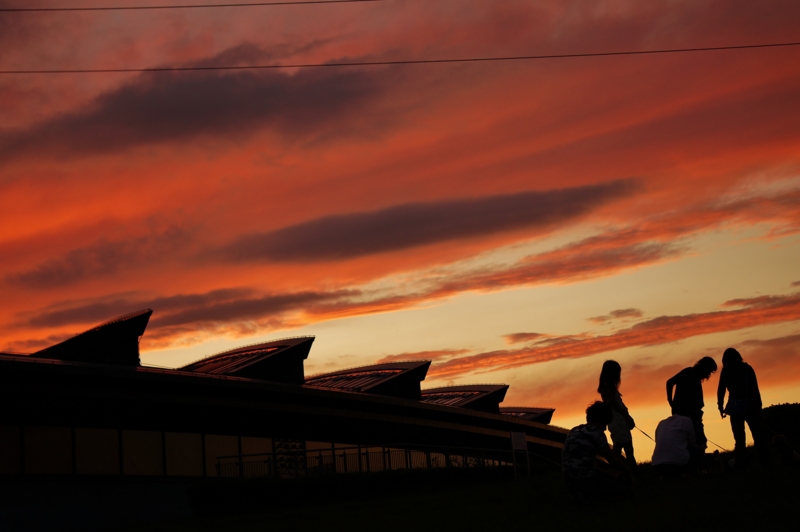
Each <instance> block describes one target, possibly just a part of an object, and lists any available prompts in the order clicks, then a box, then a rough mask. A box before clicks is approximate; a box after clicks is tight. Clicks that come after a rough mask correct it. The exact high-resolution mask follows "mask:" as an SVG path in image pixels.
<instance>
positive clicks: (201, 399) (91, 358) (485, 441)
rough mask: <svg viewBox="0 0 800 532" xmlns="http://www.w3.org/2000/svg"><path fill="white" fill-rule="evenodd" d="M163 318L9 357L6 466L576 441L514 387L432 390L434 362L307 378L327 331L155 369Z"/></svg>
mask: <svg viewBox="0 0 800 532" xmlns="http://www.w3.org/2000/svg"><path fill="white" fill-rule="evenodd" d="M151 314H152V311H151V310H143V311H139V312H135V313H131V314H127V315H124V316H121V317H119V318H116V319H113V320H111V321H108V322H106V323H103V324H101V325H99V326H97V327H94V328H92V329H89V330H88V331H86V332H83V333H81V334H78V335H76V336H74V337H72V338H69V339H67V340H65V341H63V342H61V343H59V344H56V345H53V346H51V347H48V348H46V349H42V350H40V351H37V352H35V353H31V354H27V355H23V354H16V353H0V400H2V403H1V404H2V405H3V407H2V419H0V474H4V475H25V476H28V475H37V474H46V475H122V476H132V477H133V476H141V475H151V476H164V475H167V476H177V477H204V476H205V477H213V476H217V475H219V474H221V469H220V465H219V464H220V457H238V466H237V467H239V471H240V472H242V471H244V470H243V469H242V468H243V467H244V465H243V461H246V460H247V457H248V456H255V455H267V454H270V453H271V456H272V457H273V460H277V458H275V457H276V456H278V455H279V456H280V457H282V458H281V459H283V460H286V459H288V458H287V457H291V456H295V455H293V454H292V453H297V452H300V451H302V452H303V453H306V454H307V453H309V452H314V453H315V456H317V455H318V457H319V461H318V463H320V464H322V463H323V462H324V457H325V456H326V455H330V456H332V457H333V456H334V455H336V454H337V453H338V452H339V451H338V450H340V449H342V451H341V454H342V455H346V454H347V453H348V452H350V451H349V450H348V449H351V448H354V447H358V448H359V449H360V448H362V447H365V448H370V447H381V446H383V447H387V446H388V447H392V446H393V447H394V448H399V449H415V448H425V447H426V446H428V447H429V446H439V447H441V448H445V447H452V448H455V447H458V448H473V449H502V450H508V449H509V441H510V440H509V438H510V433H511V432H516V433H524V434H525V435H526V439H527V442H528V446H529V449H531V450H532V451H534V452H535V453H538V454H541V455H543V456H545V455H546V456H552V457H555V458H556V459H557V457H558V455H559V452H560V448H561V444H562V443H563V441H564V437H565V434H566V431H565V430H564V429H560V428H557V427H553V426H550V425H548V423H549V421H550V417H551V416H552V413H553V410H552V409H542V408H527V407H515V408H502V407H500V406H499V405H500V403H501V402H502V400H503V398H504V396H505V393H506V391H507V389H508V386H506V385H473V386H452V387H444V388H434V389H425V390H422V389H421V388H420V385H421V383H422V381H424V379H425V375H426V373H427V371H428V368H429V367H430V364H431V362H430V361H427V360H414V361H407V362H392V363H384V364H375V365H371V366H365V367H360V368H352V369H348V370H343V371H336V372H332V373H327V374H323V375H314V376H310V377H305V375H304V370H303V363H304V361H305V360H306V358H307V357H308V355H309V353H310V350H311V346H312V344H313V342H314V337H296V338H286V339H281V340H274V341H270V342H264V343H260V344H256V345H251V346H246V347H240V348H237V349H233V350H229V351H225V352H223V353H219V354H216V355H213V356H210V357H207V358H204V359H201V360H198V361H196V362H194V363H192V364H188V365H186V366H184V367H181V368H178V369H174V370H173V369H161V368H154V367H146V366H142V365H141V363H140V360H139V340H140V338H141V337H142V335H143V334H144V333H145V329H146V327H147V323H148V320H149V319H150V316H151ZM280 453H284V454H280ZM359 460H360V459H359ZM334 463H335V460H334ZM360 464H361V462H360V461H359V466H360ZM384 464H385V462H384ZM346 466H347V463H346V460H345V467H346Z"/></svg>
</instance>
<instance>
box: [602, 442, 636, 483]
mask: <svg viewBox="0 0 800 532" xmlns="http://www.w3.org/2000/svg"><path fill="white" fill-rule="evenodd" d="M597 454H598V455H600V456H602V457H603V458H605V460H606V462H608V465H610V466H611V467H613V468H614V469H616V470H617V471H619V472H620V473H621V474H623V475H626V476H627V477H628V481H629V482H630V483H631V484H633V483H634V479H633V474H632V473H631V470H630V468H629V467H628V464H626V463H625V461H624V460H623V459H622V458H621V457H620V456H619V455H617V453H615V452H613V451H612V450H611V447H609V446H607V445H606V446H605V447H604V448H602V449H600V450H599V451H597Z"/></svg>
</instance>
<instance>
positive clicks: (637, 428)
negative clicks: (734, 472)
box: [636, 427, 730, 453]
mask: <svg viewBox="0 0 800 532" xmlns="http://www.w3.org/2000/svg"><path fill="white" fill-rule="evenodd" d="M636 430H638V431H639V432H641V433H642V434H644V435H645V436H647V437H648V438H649V439H650V440H651V441H652V442H653V443H655V442H656V440H654V439H653V438H651V437H650V435H649V434H648V433H646V432H645V431H643V430H642V429H640V428H639V427H636ZM706 441H708V443H711V444H713V445H716V446H717V447H719V448H720V449H722V450H723V451H725V452H726V453H729V452H730V451H729V450H728V449H726V448H725V447H722V446H721V445H717V444H716V443H714V442H713V441H711V440H709V439H708V438H706Z"/></svg>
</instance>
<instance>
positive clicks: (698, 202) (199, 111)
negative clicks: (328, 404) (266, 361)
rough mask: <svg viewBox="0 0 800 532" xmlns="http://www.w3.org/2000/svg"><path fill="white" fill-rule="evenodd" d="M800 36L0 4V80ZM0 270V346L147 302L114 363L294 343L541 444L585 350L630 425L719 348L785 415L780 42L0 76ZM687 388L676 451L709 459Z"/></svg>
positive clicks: (795, 35) (316, 360) (602, 8)
mask: <svg viewBox="0 0 800 532" xmlns="http://www.w3.org/2000/svg"><path fill="white" fill-rule="evenodd" d="M223 1H224V0H223ZM132 3H133V4H135V3H136V2H131V1H128V0H118V1H116V0H115V1H112V0H75V1H74V2H72V1H70V2H67V0H64V1H63V2H56V1H46V0H41V1H39V0H37V1H36V2H34V1H33V0H31V1H27V0H0V8H10V7H21V6H26V7H30V6H33V5H36V6H55V5H70V6H73V5H80V6H93V5H95V6H96V5H104V6H110V5H131V4H132ZM147 3H148V4H165V3H170V4H174V3H180V1H177V2H173V1H167V0H163V1H162V0H153V1H152V2H147ZM184 3H194V2H184ZM799 20H800V3H798V2H797V1H796V0H783V1H777V0H776V1H772V0H766V1H762V2H752V1H744V0H686V1H676V0H670V1H659V0H656V1H651V2H642V1H640V0H614V1H602V0H592V1H571V0H570V1H562V0H540V1H539V0H386V1H383V2H371V3H351V4H334V5H330V6H324V5H322V6H321V5H305V6H303V5H300V6H280V7H277V6H273V7H247V8H244V7H243V8H218V9H181V10H154V11H103V12H57V13H9V12H6V13H0V70H50V69H84V68H85V69H106V68H108V69H115V68H145V67H161V66H176V67H185V66H210V65H234V66H241V65H253V64H262V65H264V64H286V63H289V64H298V63H330V62H364V61H394V60H407V59H440V58H472V57H498V56H519V55H544V54H572V53H592V52H615V51H628V50H654V49H671V48H673V49H674V48H695V47H714V46H732V45H746V44H766V43H786V42H797V41H800V30H798V27H799V26H798V21H799ZM0 264H2V270H1V271H0V300H2V305H0V350H7V351H14V352H22V353H28V352H33V351H36V350H38V349H41V348H43V347H46V346H48V345H52V344H53V343H56V342H59V341H61V340H63V339H65V338H68V337H69V336H71V335H73V334H75V333H78V332H81V331H83V330H85V329H88V328H90V327H92V326H94V325H96V324H98V323H100V322H102V321H105V320H107V319H109V318H113V317H115V316H118V315H121V314H124V313H127V312H131V311H135V310H139V309H142V308H152V309H153V310H154V314H153V318H152V320H151V322H150V326H149V327H148V330H147V333H146V335H145V336H144V337H143V338H142V341H141V351H142V361H143V363H144V364H151V365H159V366H167V367H177V366H180V365H184V364H187V363H189V362H191V361H193V360H196V359H198V358H201V357H204V356H208V355H211V354H213V353H216V352H219V351H222V350H226V349H230V348H233V347H236V346H239V345H244V344H250V343H256V342H262V341H265V340H270V339H275V338H280V337H284V336H295V335H309V334H313V335H315V336H316V341H315V343H314V347H313V349H312V351H311V355H310V356H309V359H308V360H307V362H306V375H310V374H314V373H321V372H327V371H332V370H335V369H343V368H347V367H353V366H359V365H365V364H370V363H374V362H378V361H390V360H407V359H420V358H424V359H430V360H433V364H432V366H431V369H430V372H429V374H428V375H429V376H428V378H427V380H426V381H425V382H424V383H423V384H424V387H434V386H443V385H447V384H465V383H486V382H490V383H506V384H510V385H511V388H510V390H509V393H508V395H507V397H506V401H505V403H504V404H505V405H508V406H512V405H513V406H547V407H553V408H556V414H555V416H554V419H553V423H554V424H556V425H560V426H567V427H569V426H572V425H575V424H578V423H579V422H581V420H582V417H583V414H582V412H583V410H584V409H585V407H586V405H587V404H589V403H590V402H592V401H594V400H595V399H597V398H598V395H597V393H596V391H595V389H596V388H597V377H598V375H599V371H600V366H601V365H602V363H603V361H604V360H607V359H615V360H617V361H619V362H620V364H621V365H622V368H623V373H622V385H621V388H620V391H621V392H622V394H623V399H624V401H625V402H626V404H627V405H628V407H629V408H630V410H631V413H632V415H633V417H634V418H636V420H637V422H638V425H639V426H640V427H641V428H642V429H643V430H644V431H645V432H648V433H649V434H651V435H652V434H653V432H654V430H655V426H656V424H657V422H658V421H659V420H660V419H662V418H664V417H666V416H668V415H669V408H668V405H667V403H666V398H665V390H664V383H665V381H666V379H667V378H669V377H671V376H672V375H673V374H674V373H676V372H677V371H679V370H680V369H682V368H683V367H686V366H688V365H691V364H692V363H694V362H695V361H696V360H698V359H699V358H700V357H702V356H706V355H708V356H712V357H714V358H715V359H716V360H717V362H718V363H720V364H721V355H722V351H723V350H724V349H725V348H726V347H736V348H737V349H739V351H740V352H741V353H742V355H743V357H744V358H745V360H746V361H747V362H749V363H750V364H751V365H752V366H753V367H754V369H755V370H756V372H757V374H758V377H759V382H760V385H761V390H762V396H763V398H764V402H765V405H768V404H773V403H780V402H798V401H800V267H799V265H800V46H787V47H777V48H764V49H747V50H728V51H711V52H697V53H672V54H659V55H634V56H617V57H592V58H570V59H548V60H528V61H497V62H481V63H455V64H427V65H394V66H369V67H326V68H293V69H277V70H276V69H271V70H233V71H194V72H156V73H152V72H151V73H115V74H108V73H106V74H50V75H45V74H26V75H13V74H0ZM718 375H719V373H717V374H714V375H712V377H711V379H710V380H709V381H708V382H707V383H706V384H705V393H706V425H707V432H708V435H709V438H710V439H711V440H712V441H714V442H716V443H717V444H719V445H721V446H723V447H726V448H732V446H733V438H732V436H731V434H730V428H729V426H728V423H727V420H725V421H724V422H723V421H721V420H720V419H719V415H718V413H717V412H716V397H715V396H716V386H717V382H718ZM634 445H635V446H636V447H637V458H639V459H640V460H644V459H649V457H650V453H651V452H652V444H651V443H650V442H649V441H648V440H646V439H645V438H644V436H643V435H641V434H635V435H634ZM712 449H713V446H712Z"/></svg>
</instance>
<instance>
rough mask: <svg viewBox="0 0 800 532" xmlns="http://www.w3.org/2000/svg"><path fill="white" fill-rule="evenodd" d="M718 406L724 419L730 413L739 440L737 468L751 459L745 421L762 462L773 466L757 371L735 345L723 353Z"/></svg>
mask: <svg viewBox="0 0 800 532" xmlns="http://www.w3.org/2000/svg"><path fill="white" fill-rule="evenodd" d="M726 391H727V392H728V404H727V405H725V406H724V407H723V404H724V402H725V392H726ZM717 406H718V407H719V413H720V415H721V416H722V417H723V418H724V417H725V416H726V415H728V416H730V418H731V430H732V431H733V439H734V441H735V442H736V443H735V447H734V448H733V455H734V459H735V461H734V469H742V468H744V467H746V466H747V464H748V462H749V457H748V455H747V445H746V440H745V433H744V424H745V422H747V426H748V427H750V433H751V434H752V435H753V441H754V442H755V445H756V450H757V451H758V458H759V461H760V462H761V465H762V466H763V467H769V463H770V455H769V442H768V441H767V435H766V434H765V431H764V419H763V416H762V413H761V392H759V391H758V381H757V380H756V372H755V371H753V368H752V367H750V364H748V363H747V362H744V361H743V360H742V355H740V354H739V351H737V350H736V349H734V348H732V347H729V348H728V349H726V350H725V352H724V353H723V354H722V371H721V372H720V375H719V386H718V387H717Z"/></svg>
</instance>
